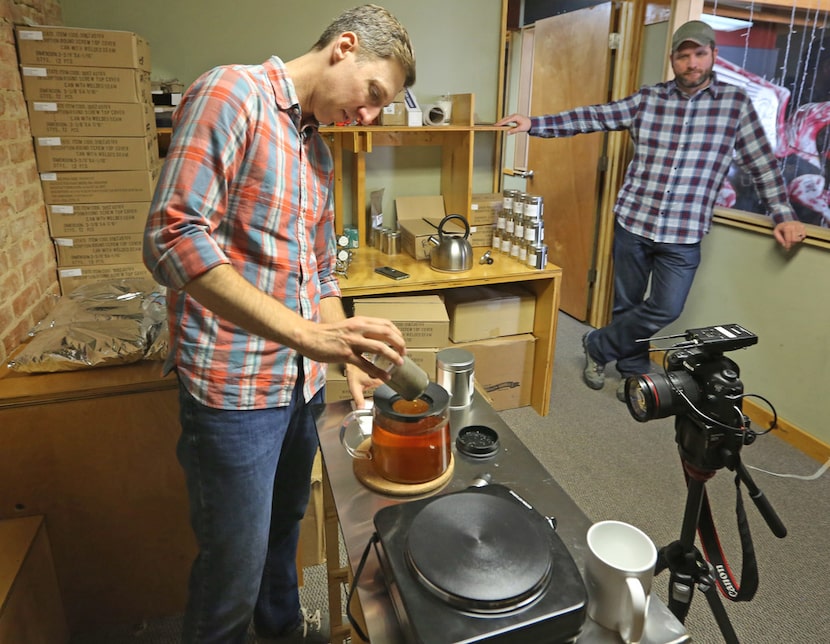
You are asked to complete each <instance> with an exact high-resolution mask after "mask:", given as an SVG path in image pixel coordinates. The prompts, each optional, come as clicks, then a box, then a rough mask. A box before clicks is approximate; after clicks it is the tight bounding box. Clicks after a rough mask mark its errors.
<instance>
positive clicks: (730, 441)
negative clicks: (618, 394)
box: [625, 324, 758, 470]
mask: <svg viewBox="0 0 830 644" xmlns="http://www.w3.org/2000/svg"><path fill="white" fill-rule="evenodd" d="M668 337H670V338H680V337H682V338H683V340H682V341H680V342H678V343H676V344H674V345H672V347H670V348H669V349H668V350H667V352H666V355H665V358H664V362H663V366H664V372H663V373H649V374H644V375H641V376H631V377H630V378H628V380H627V381H626V388H625V391H626V405H627V406H628V411H629V412H630V413H631V415H632V417H634V419H635V420H638V421H640V422H643V423H644V422H646V421H649V420H653V419H655V418H666V417H667V416H672V415H675V416H677V421H676V424H675V426H676V429H677V443H678V445H679V447H680V452H681V456H682V457H683V459H684V460H685V461H687V462H688V463H690V464H692V465H694V466H696V467H698V468H699V469H702V470H715V469H719V468H721V467H723V466H724V465H725V463H724V462H723V458H724V456H723V455H724V454H726V453H731V454H736V453H737V452H738V451H739V450H740V448H741V447H742V446H743V444H745V443H747V444H748V443H749V442H751V440H752V439H753V438H754V434H753V433H751V432H747V431H745V430H746V428H747V427H748V424H749V421H748V419H747V418H746V417H745V416H744V414H743V411H742V409H743V406H742V401H743V393H744V386H743V383H742V382H741V379H740V368H739V367H738V365H737V364H736V363H735V362H734V361H733V360H731V359H730V358H728V357H726V356H724V355H723V353H724V352H725V351H732V350H735V349H741V348H744V347H748V346H751V345H753V344H756V343H757V342H758V336H756V335H755V334H754V333H752V332H751V331H747V330H746V329H745V328H743V327H742V326H740V325H738V324H722V325H718V326H710V327H703V328H699V329H688V330H687V331H686V332H685V333H684V334H681V335H675V336H668ZM661 339H666V338H661Z"/></svg>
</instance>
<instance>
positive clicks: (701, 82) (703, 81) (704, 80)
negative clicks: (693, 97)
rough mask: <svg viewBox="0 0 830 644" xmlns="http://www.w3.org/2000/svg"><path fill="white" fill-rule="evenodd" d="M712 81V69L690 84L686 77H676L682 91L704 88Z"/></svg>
mask: <svg viewBox="0 0 830 644" xmlns="http://www.w3.org/2000/svg"><path fill="white" fill-rule="evenodd" d="M710 80H712V69H711V68H710V69H707V70H706V71H705V72H703V73H702V74H701V75H700V77H699V78H698V79H697V80H696V81H694V82H689V81H687V80H686V79H685V77H683V76H680V75H676V76H675V82H676V83H677V84H678V85H679V86H680V87H681V88H682V89H697V88H699V87H703V86H705V85H707V84H708V83H709V81H710Z"/></svg>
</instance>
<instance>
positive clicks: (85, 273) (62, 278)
mask: <svg viewBox="0 0 830 644" xmlns="http://www.w3.org/2000/svg"><path fill="white" fill-rule="evenodd" d="M133 277H149V278H150V279H152V275H151V274H150V271H148V270H147V267H146V266H144V264H143V263H141V262H137V263H131V264H106V265H102V266H64V267H60V268H58V282H59V283H60V287H61V293H62V294H63V295H69V294H70V293H71V292H72V291H74V290H75V289H76V288H78V287H79V286H83V285H85V284H90V283H92V282H100V281H103V280H122V279H129V278H133Z"/></svg>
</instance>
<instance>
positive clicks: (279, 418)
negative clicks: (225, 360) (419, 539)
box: [177, 382, 323, 644]
mask: <svg viewBox="0 0 830 644" xmlns="http://www.w3.org/2000/svg"><path fill="white" fill-rule="evenodd" d="M179 400H180V404H181V409H180V420H181V425H182V434H181V438H180V439H179V443H178V447H177V455H178V458H179V462H180V463H181V465H182V468H183V469H184V473H185V477H186V480H187V490H188V494H189V497H190V522H191V525H192V527H193V532H194V534H195V536H196V540H197V542H198V545H199V553H198V556H197V557H196V560H195V561H194V563H193V568H192V569H191V572H190V583H189V589H188V590H189V595H188V601H187V608H186V611H185V617H184V626H183V633H182V641H183V642H187V643H190V642H199V643H206V642H222V643H223V644H225V643H236V642H240V643H241V642H245V641H246V633H247V630H248V626H249V624H250V622H251V618H252V617H253V619H254V626H255V628H256V630H257V633H259V634H260V635H262V636H264V637H269V636H270V637H274V636H277V635H280V634H283V633H285V632H287V631H289V630H291V629H292V628H295V627H296V626H297V625H298V624H299V622H300V598H299V591H298V587H297V569H296V564H295V558H296V553H297V541H298V538H299V533H300V528H299V522H300V519H302V517H303V515H304V513H305V509H306V506H307V505H308V499H309V493H310V481H311V465H312V462H313V460H314V455H315V453H316V450H317V445H318V442H317V432H316V428H315V424H314V418H313V416H312V412H311V405H313V404H316V403H320V402H322V400H323V394H322V392H319V393H318V394H317V395H316V396H315V397H314V398H313V399H312V400H311V402H310V403H309V404H305V403H304V402H303V400H302V382H299V383H298V384H297V387H296V388H295V390H294V395H293V397H292V400H291V403H290V404H289V405H288V406H286V407H278V408H274V409H261V410H251V411H236V410H224V409H214V408H210V407H205V406H204V405H201V404H200V403H198V402H197V401H196V400H195V399H194V398H192V397H191V396H190V394H188V393H187V392H186V391H184V388H183V387H181V386H180V387H179Z"/></svg>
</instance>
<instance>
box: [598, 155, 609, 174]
mask: <svg viewBox="0 0 830 644" xmlns="http://www.w3.org/2000/svg"><path fill="white" fill-rule="evenodd" d="M606 170H608V157H607V156H605V155H603V156H601V157H600V158H599V160H598V161H597V172H605V171H606Z"/></svg>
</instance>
